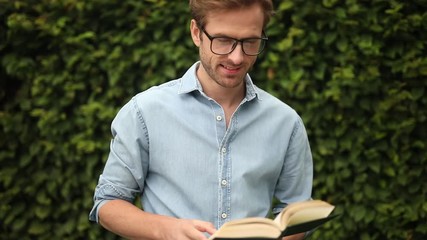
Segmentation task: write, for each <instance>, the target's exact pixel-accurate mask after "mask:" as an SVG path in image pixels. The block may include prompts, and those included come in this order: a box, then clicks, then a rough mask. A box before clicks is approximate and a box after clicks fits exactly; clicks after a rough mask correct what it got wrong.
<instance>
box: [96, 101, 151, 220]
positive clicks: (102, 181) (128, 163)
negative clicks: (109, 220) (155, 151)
mask: <svg viewBox="0 0 427 240" xmlns="http://www.w3.org/2000/svg"><path fill="white" fill-rule="evenodd" d="M111 131H112V134H113V139H112V140H111V144H110V153H109V156H108V159H107V162H106V164H105V168H104V170H103V173H102V174H101V176H100V177H99V181H98V185H97V186H96V188H95V193H94V197H93V199H94V206H93V208H92V210H91V212H90V214H89V220H91V221H96V222H98V211H99V208H100V207H101V206H102V205H103V204H105V203H106V202H107V201H110V200H114V199H122V200H125V201H128V202H133V201H134V200H135V197H136V196H138V195H139V194H141V192H142V190H143V188H144V181H145V177H146V175H147V169H148V157H149V156H148V135H147V129H146V126H145V124H144V120H143V118H142V115H141V113H140V111H139V108H138V106H137V103H136V101H135V100H134V99H132V100H131V101H130V102H128V103H127V104H126V105H125V106H123V108H122V109H121V110H120V111H119V113H118V114H117V116H116V117H115V118H114V120H113V123H112V125H111Z"/></svg>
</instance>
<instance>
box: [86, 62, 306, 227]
mask: <svg viewBox="0 0 427 240" xmlns="http://www.w3.org/2000/svg"><path fill="white" fill-rule="evenodd" d="M198 64H199V62H197V63H195V64H194V65H193V66H192V67H191V68H190V69H189V70H188V71H187V72H186V73H185V74H184V76H183V77H182V78H180V79H176V80H173V81H170V82H167V83H165V84H162V85H160V86H156V87H152V88H150V89H148V90H146V91H144V92H142V93H139V94H138V95H136V96H135V97H133V98H132V99H131V100H130V101H129V102H128V103H127V104H126V105H125V106H124V107H123V108H122V109H121V110H120V111H119V113H118V114H117V116H116V117H115V119H114V120H113V123H112V126H111V129H112V134H113V140H112V141H111V146H110V154H109V157H108V160H107V163H106V165H105V168H104V170H103V173H102V174H101V176H100V177H99V182H98V185H97V187H96V189H95V194H94V202H95V203H94V206H93V209H92V211H91V213H90V215H89V218H90V220H92V221H98V210H99V208H100V207H101V206H102V205H103V204H104V203H106V202H107V201H109V200H112V199H123V200H126V201H129V202H133V201H134V199H135V197H137V196H140V197H141V205H142V206H143V209H144V211H147V212H151V213H156V214H161V215H168V216H173V217H177V218H183V219H200V220H204V221H209V222H212V223H213V224H214V225H215V226H216V227H217V228H219V227H220V226H221V225H222V224H224V223H225V222H226V221H229V220H231V219H238V218H245V217H254V216H260V217H266V216H268V215H269V213H270V210H271V203H272V199H273V197H276V198H277V199H278V200H279V201H280V203H281V204H279V205H278V206H274V208H273V213H277V212H278V211H280V210H281V209H282V208H283V207H284V206H286V204H288V203H291V202H296V201H303V200H308V199H310V198H311V190H312V178H313V167H312V156H311V151H310V146H309V142H308V139H307V134H306V130H305V128H304V125H303V123H302V120H301V118H300V117H299V116H298V114H297V113H296V112H295V111H294V110H293V109H292V108H290V107H289V106H288V105H286V104H285V103H283V102H281V101H280V100H278V99H277V98H275V97H273V96H272V95H270V94H268V93H267V92H265V91H263V90H261V89H259V88H257V87H256V86H255V85H254V84H253V82H252V80H251V78H250V77H249V75H247V76H246V78H245V81H246V96H245V98H244V99H243V101H242V102H241V103H240V105H239V107H238V108H237V110H236V111H235V112H234V114H233V115H232V117H231V120H230V124H229V126H228V128H227V126H226V122H225V116H224V111H223V109H222V107H221V106H220V105H219V104H218V103H217V102H215V100H213V99H212V98H209V97H208V96H206V95H205V94H204V93H203V89H202V87H201V85H200V83H199V81H198V79H197V77H196V70H197V67H198Z"/></svg>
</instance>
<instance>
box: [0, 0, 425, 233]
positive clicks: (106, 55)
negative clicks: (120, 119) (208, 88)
mask: <svg viewBox="0 0 427 240" xmlns="http://www.w3.org/2000/svg"><path fill="white" fill-rule="evenodd" d="M274 2H275V6H276V10H277V14H276V16H275V17H274V18H273V20H272V23H271V24H270V25H269V27H268V29H267V34H268V35H269V38H270V41H269V44H268V49H267V51H266V52H265V53H264V54H263V55H261V56H260V59H259V61H258V62H257V64H256V66H255V69H254V72H253V73H252V75H253V77H254V78H255V79H256V80H255V81H256V84H257V85H259V86H260V87H263V88H265V89H266V90H268V91H269V92H271V93H273V94H274V95H276V96H278V97H279V98H281V99H283V100H284V101H285V102H287V103H289V104H290V105H291V106H293V107H294V108H295V109H296V110H297V111H298V112H299V113H300V114H301V116H302V117H303V120H304V122H305V123H306V127H307V130H308V133H309V137H310V142H311V145H312V150H313V156H314V161H315V182H314V190H313V195H314V197H315V198H322V199H325V200H328V201H330V202H332V203H334V204H335V205H337V210H336V211H337V212H338V213H340V214H341V216H340V218H339V220H335V221H333V222H331V223H330V224H327V225H325V226H324V227H322V228H321V230H319V231H317V232H315V234H314V236H313V237H312V238H313V239H363V240H369V239H423V238H424V237H426V236H427V225H426V222H427V201H426V198H427V151H426V150H427V146H426V143H427V140H426V139H427V127H426V122H427V121H426V119H427V110H426V109H427V97H426V88H427V79H426V78H427V42H426V41H427V40H426V39H427V13H426V12H427V1H425V0H418V1H416V0H412V1H407V0H370V1H366V0H358V1H357V0H346V1H338V0H323V1H320V0H319V1H318V0H309V1H307V0H293V1H290V0H282V1H279V0H277V1H274ZM188 28H189V13H188V6H187V1H162V0H124V1H111V0H91V1H83V0H56V1H53V0H41V1H30V0H26V1H25V0H22V1H20V0H12V1H10V0H0V80H1V81H0V106H1V107H0V126H1V127H0V131H1V137H0V146H1V149H0V166H1V167H0V224H1V229H0V232H1V237H0V239H117V237H116V236H114V235H112V234H110V233H108V232H106V231H105V230H103V229H102V228H101V227H99V226H98V225H96V224H93V223H90V222H89V221H88V213H89V210H90V208H91V207H92V195H93V189H94V187H95V185H96V183H97V177H98V175H99V174H100V172H101V171H102V167H103V165H104V163H105V160H106V156H107V154H108V150H109V139H110V130H109V128H110V123H111V120H112V119H113V117H114V116H115V114H116V112H117V111H118V110H119V108H120V107H121V106H122V105H123V104H124V103H125V102H126V101H128V99H129V98H130V97H132V96H133V95H134V94H136V93H137V92H140V91H142V90H144V89H147V88H148V87H149V86H152V85H155V84H159V83H162V82H165V81H168V80H170V79H172V78H176V77H178V76H180V75H181V74H182V73H184V71H185V70H186V68H187V67H189V66H190V65H191V64H192V63H193V62H194V61H195V60H197V57H198V55H197V50H196V48H195V47H194V46H193V44H192V42H191V39H190V36H189V31H188Z"/></svg>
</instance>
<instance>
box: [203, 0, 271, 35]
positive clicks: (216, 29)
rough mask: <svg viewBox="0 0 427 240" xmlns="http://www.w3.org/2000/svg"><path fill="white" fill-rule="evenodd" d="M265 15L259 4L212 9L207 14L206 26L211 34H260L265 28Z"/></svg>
mask: <svg viewBox="0 0 427 240" xmlns="http://www.w3.org/2000/svg"><path fill="white" fill-rule="evenodd" d="M263 23H264V15H263V12H262V9H261V7H260V6H259V5H257V4H254V5H252V6H249V7H244V8H239V9H232V10H218V11H211V12H209V13H208V14H207V15H206V25H205V26H204V27H205V29H206V30H207V31H209V33H210V34H224V35H227V36H233V37H237V38H240V37H254V36H259V35H260V33H261V32H262V29H263Z"/></svg>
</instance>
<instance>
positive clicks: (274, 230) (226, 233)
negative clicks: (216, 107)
mask: <svg viewBox="0 0 427 240" xmlns="http://www.w3.org/2000/svg"><path fill="white" fill-rule="evenodd" d="M281 233H282V231H281V229H280V228H279V226H277V225H276V224H275V223H274V222H273V221H272V220H271V219H267V218H245V219H240V220H233V221H230V222H226V223H224V225H222V227H221V228H220V229H218V231H216V232H215V233H214V234H213V235H212V236H211V237H210V238H209V239H210V240H211V239H215V238H260V237H263V238H265V237H267V238H272V239H276V238H278V237H279V236H280V235H281Z"/></svg>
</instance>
